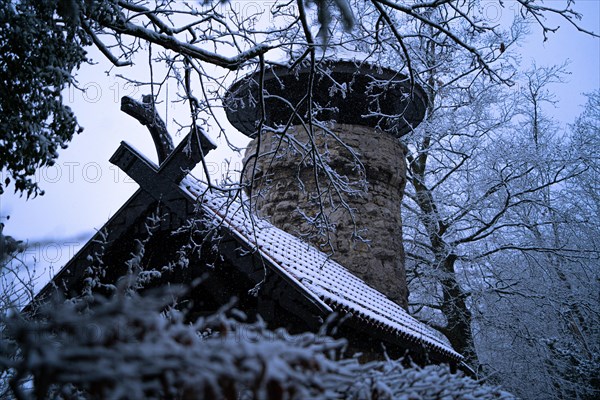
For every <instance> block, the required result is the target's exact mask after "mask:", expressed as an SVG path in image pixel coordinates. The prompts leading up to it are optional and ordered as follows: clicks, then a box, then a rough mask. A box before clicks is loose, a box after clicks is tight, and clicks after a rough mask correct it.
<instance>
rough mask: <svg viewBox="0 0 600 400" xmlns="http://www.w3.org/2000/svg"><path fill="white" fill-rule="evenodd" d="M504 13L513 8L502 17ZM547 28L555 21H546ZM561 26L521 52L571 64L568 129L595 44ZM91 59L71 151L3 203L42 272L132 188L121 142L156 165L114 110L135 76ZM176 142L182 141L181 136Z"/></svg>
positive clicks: (588, 86) (587, 83) (583, 1)
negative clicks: (118, 158) (34, 184)
mask: <svg viewBox="0 0 600 400" xmlns="http://www.w3.org/2000/svg"><path fill="white" fill-rule="evenodd" d="M494 5H497V2H495V1H494V2H490V7H489V8H488V10H487V11H488V16H490V17H491V18H493V17H494V15H495V13H496V12H498V11H502V10H500V9H498V8H497V7H495V6H494ZM576 9H578V10H580V12H581V13H582V14H583V16H584V19H583V21H582V23H583V25H584V26H586V27H587V28H589V29H591V30H593V31H594V32H600V1H597V0H579V1H577V3H576ZM507 10H510V7H507V8H506V9H505V10H504V11H503V12H508V11H507ZM499 17H502V16H499ZM549 23H550V24H552V23H556V22H555V21H554V20H549ZM560 25H561V28H560V30H559V32H558V33H557V34H554V35H551V36H550V39H549V40H548V41H547V42H545V43H543V41H542V36H541V32H540V31H539V30H534V32H533V33H532V35H531V36H530V37H529V39H528V40H527V41H526V43H524V45H523V47H522V49H521V54H522V56H523V63H522V66H523V67H527V66H530V65H531V64H532V62H533V61H535V63H536V64H537V65H538V66H550V65H554V64H560V63H562V62H564V61H565V60H570V61H571V64H570V65H569V68H568V70H569V71H570V72H571V73H572V75H570V76H569V77H568V81H569V82H568V83H567V84H564V85H555V86H554V87H553V89H554V91H555V93H556V96H557V98H558V100H559V102H558V104H557V107H556V109H554V110H553V114H554V117H555V118H556V119H557V120H559V121H561V122H563V123H570V122H572V121H573V120H574V119H575V118H576V117H577V115H579V113H580V112H581V105H583V104H584V103H585V98H584V97H583V96H582V93H584V92H590V91H592V90H595V89H598V88H600V39H598V38H593V37H589V36H585V35H582V34H577V32H576V31H575V29H573V28H572V27H571V26H567V24H565V23H564V22H560ZM92 54H93V57H94V58H95V59H96V60H97V61H98V62H99V65H95V66H85V67H83V68H82V69H81V71H80V73H79V74H78V81H79V84H80V86H81V87H85V88H88V91H87V92H86V93H85V94H84V93H81V92H79V91H76V90H73V91H70V92H69V93H68V94H67V101H68V103H69V104H70V105H71V106H72V108H73V109H74V111H75V112H76V115H77V117H78V119H79V122H80V124H81V125H82V126H84V127H85V131H84V132H83V133H82V134H80V135H79V136H77V137H75V138H74V140H73V141H72V143H71V145H70V146H69V148H68V149H66V150H64V151H62V152H61V154H60V157H59V159H58V162H57V164H56V166H55V167H52V168H48V169H44V170H42V171H39V173H38V181H39V182H40V184H41V186H42V188H43V189H44V190H45V191H46V194H45V195H44V196H41V197H38V198H36V199H33V200H29V201H26V199H25V198H24V197H22V198H20V197H18V196H16V195H13V194H12V193H10V191H11V190H12V187H11V188H9V190H8V191H7V193H6V194H4V195H2V197H1V198H0V215H1V216H6V215H10V220H9V221H8V222H7V224H6V225H7V226H6V230H5V234H8V235H12V236H13V237H15V238H17V239H22V240H28V241H29V242H30V243H38V244H37V245H34V246H32V247H30V248H29V249H28V250H27V252H26V254H25V256H24V258H25V260H26V261H27V262H28V263H31V262H32V261H33V259H34V258H35V259H36V260H37V261H38V266H39V268H42V269H43V268H47V267H48V266H49V265H51V264H52V265H54V268H55V269H58V268H60V267H61V266H62V265H63V264H64V263H65V262H66V261H67V260H68V259H69V258H70V257H71V256H72V255H73V252H74V251H75V250H76V249H77V248H78V247H79V246H81V245H83V244H84V243H85V241H86V240H87V238H88V237H89V236H90V235H91V234H92V233H93V232H94V230H95V229H99V228H100V227H102V225H103V224H104V223H105V222H106V221H107V220H108V218H110V217H111V216H112V215H113V214H114V213H115V212H116V211H117V210H118V209H119V208H120V207H121V205H122V204H123V203H124V202H125V201H126V200H127V198H129V196H130V195H131V194H132V193H133V192H134V191H135V190H136V189H137V185H136V184H135V183H134V182H132V181H130V180H129V179H127V178H126V176H125V174H124V173H123V172H121V171H119V170H118V169H117V168H116V167H114V166H113V165H111V164H110V163H109V162H108V159H109V158H110V156H111V155H112V154H113V152H114V151H115V150H116V149H117V147H118V146H119V143H120V141H121V140H125V141H128V142H130V143H131V144H133V145H134V147H136V148H137V149H139V150H140V151H141V152H143V153H144V154H145V155H146V156H148V157H150V158H151V159H153V160H156V155H155V150H154V146H153V144H152V140H151V139H150V136H149V134H148V132H147V130H146V128H145V127H143V126H141V125H140V124H139V123H138V122H137V121H135V120H134V119H133V118H131V117H128V116H126V115H125V114H123V113H122V112H121V111H120V110H119V106H120V98H121V96H123V95H131V96H132V97H134V98H139V97H141V95H142V94H146V93H145V92H144V93H142V92H141V91H139V90H137V89H136V88H135V87H133V86H131V85H127V84H125V83H124V82H123V81H122V80H120V79H118V78H115V74H116V73H122V74H124V75H129V74H131V73H136V70H134V71H131V70H126V71H121V70H115V69H113V70H112V71H111V73H110V76H107V75H106V74H104V73H103V71H104V70H106V69H107V68H109V64H108V63H107V62H106V61H105V60H104V59H103V57H102V56H101V55H99V54H97V53H94V52H92ZM138 64H139V65H138V66H136V67H131V68H134V69H136V68H137V69H139V71H140V72H139V73H140V76H144V75H145V74H146V71H145V69H146V63H145V62H144V61H140V62H139V63H138ZM169 90H170V91H171V93H169V98H170V99H171V100H173V99H174V98H175V95H174V93H175V90H176V88H175V87H171V88H169ZM164 107H165V105H164V104H163V105H161V106H160V108H159V111H160V112H161V113H162V114H163V116H164V113H165V110H166V109H165V108H164ZM178 110H179V106H177V105H169V107H168V112H169V116H168V119H169V120H171V119H172V118H173V117H174V116H176V115H177V113H178V112H180V113H183V112H184V111H182V110H179V111H178ZM181 117H182V118H184V115H183V114H181ZM221 122H222V123H225V124H226V119H225V118H224V117H223V118H221ZM227 126H228V127H229V132H230V133H233V135H232V137H234V138H235V140H236V143H237V144H238V145H240V146H243V145H244V144H245V143H246V142H247V139H246V138H245V137H244V136H243V135H241V134H239V133H237V134H236V133H235V132H234V129H233V128H231V127H230V126H229V125H227ZM169 128H170V129H171V131H173V130H174V129H175V127H174V126H173V124H169ZM209 135H210V136H211V137H213V138H215V136H216V133H215V132H209ZM175 140H176V141H179V140H181V136H178V137H176V138H175ZM232 157H233V160H234V161H233V162H234V163H235V162H239V159H238V158H236V157H235V155H234V154H233V153H232V152H231V151H229V150H228V149H227V145H226V144H225V143H219V149H218V150H216V151H213V152H212V153H211V154H210V155H209V157H208V161H209V162H210V164H209V168H210V169H211V172H213V176H216V177H217V178H218V177H220V175H221V173H223V172H224V168H225V163H224V162H223V160H225V159H227V158H232ZM5 222H6V221H5Z"/></svg>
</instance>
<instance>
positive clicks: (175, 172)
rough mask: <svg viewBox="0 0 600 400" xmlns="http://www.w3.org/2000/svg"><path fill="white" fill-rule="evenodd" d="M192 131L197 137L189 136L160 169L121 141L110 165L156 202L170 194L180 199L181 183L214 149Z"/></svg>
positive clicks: (168, 197)
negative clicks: (117, 168)
mask: <svg viewBox="0 0 600 400" xmlns="http://www.w3.org/2000/svg"><path fill="white" fill-rule="evenodd" d="M196 131H197V134H195V133H194V132H191V133H189V134H188V135H187V136H186V137H185V138H184V139H183V140H182V141H181V143H179V145H178V146H177V147H176V148H175V150H173V152H172V153H171V154H170V155H169V156H168V157H167V159H166V160H165V161H164V162H163V163H162V164H161V165H160V167H159V166H157V165H156V164H154V163H153V162H152V161H150V160H148V159H147V158H146V157H144V156H143V155H142V154H139V153H138V152H137V151H136V150H135V149H134V148H133V147H132V146H131V145H129V144H127V143H125V142H121V145H120V146H119V148H118V149H117V151H116V152H115V154H113V156H112V157H111V158H110V162H111V163H113V164H114V165H116V166H117V167H119V168H120V169H121V170H123V172H125V173H126V174H127V175H129V177H131V178H132V179H133V180H134V181H136V182H137V183H138V184H139V185H140V188H141V189H142V190H144V191H145V192H147V193H148V194H150V195H151V196H152V197H154V198H155V199H156V200H159V201H168V199H170V198H172V197H173V195H175V196H177V197H180V196H181V195H180V194H179V183H180V182H181V180H182V179H183V178H184V177H185V175H186V174H187V173H188V172H189V171H190V170H192V169H193V168H194V167H195V166H196V164H198V163H199V162H200V161H201V160H202V158H203V157H204V155H206V154H207V153H208V152H209V151H210V150H212V149H215V148H216V145H215V144H214V143H213V142H211V141H210V139H208V138H207V137H206V136H205V135H204V132H203V131H202V130H201V129H199V128H198V129H196Z"/></svg>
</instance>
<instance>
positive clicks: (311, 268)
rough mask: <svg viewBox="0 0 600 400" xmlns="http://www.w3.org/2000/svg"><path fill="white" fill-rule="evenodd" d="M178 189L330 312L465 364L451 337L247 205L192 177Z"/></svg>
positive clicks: (277, 271)
mask: <svg viewBox="0 0 600 400" xmlns="http://www.w3.org/2000/svg"><path fill="white" fill-rule="evenodd" d="M180 188H181V189H182V190H183V191H184V192H185V193H186V194H187V195H188V196H189V197H190V198H191V199H192V200H194V201H198V202H199V203H200V205H201V207H202V208H203V212H204V213H205V214H206V215H208V216H209V217H211V219H213V221H214V222H215V223H216V224H218V225H219V226H221V227H223V228H225V229H227V230H228V231H229V233H230V234H232V235H234V236H235V237H236V238H237V239H238V240H239V241H240V242H242V243H244V244H246V245H247V246H249V247H250V248H251V249H253V250H254V251H256V252H257V253H258V254H259V255H260V256H261V257H262V258H263V259H264V260H265V261H266V262H267V263H268V264H269V265H270V266H271V268H273V269H274V271H275V272H276V273H279V274H280V275H283V276H284V277H286V278H287V280H288V281H290V282H292V283H293V284H294V285H296V287H297V289H298V290H300V291H301V292H303V293H304V294H305V295H307V296H310V298H311V300H312V301H314V302H315V303H317V304H318V305H320V308H321V309H323V310H326V311H328V312H333V311H340V312H342V313H344V314H351V316H352V318H356V319H358V320H359V321H360V322H361V323H362V324H363V325H367V326H372V327H375V328H379V329H382V330H383V331H385V332H387V333H390V334H392V335H395V336H397V337H399V338H401V339H402V340H403V341H408V342H413V344H418V345H420V346H423V347H425V348H428V349H430V350H433V351H434V352H436V353H441V354H443V355H445V356H446V357H449V358H451V359H454V360H456V361H461V360H462V359H463V356H462V355H460V354H459V353H457V352H456V351H454V350H453V349H452V346H451V345H450V343H449V342H448V339H447V338H446V337H444V336H443V335H442V334H441V333H439V332H437V331H435V330H433V329H431V328H430V327H428V326H427V325H425V324H423V323H422V322H420V321H418V320H416V319H415V318H413V317H411V316H410V315H409V314H408V313H407V312H406V311H405V310H404V309H403V308H402V307H400V306H399V305H397V304H396V303H394V302H393V301H391V300H390V299H388V298H387V297H386V296H384V295H383V294H382V293H380V292H378V291H377V290H375V289H373V288H371V287H370V286H368V285H367V284H366V283H365V282H364V281H363V280H361V279H359V278H357V277H356V276H354V275H353V274H352V273H351V272H350V271H348V270H347V269H346V268H345V267H343V266H342V265H340V264H338V263H337V262H335V261H334V260H332V259H331V258H330V257H328V256H327V254H325V253H323V252H321V251H320V250H318V249H317V248H316V247H314V246H313V245H311V244H309V243H307V242H305V241H303V240H301V239H299V238H297V237H295V236H293V235H291V234H289V233H286V232H284V231H282V230H281V229H278V228H276V227H275V226H273V225H272V224H271V223H269V222H268V221H265V220H264V219H259V218H258V217H256V216H254V215H252V214H251V213H250V212H249V210H248V206H247V204H245V202H244V201H240V200H239V198H238V199H236V200H233V201H232V200H230V199H229V198H228V196H227V195H225V194H224V193H223V192H222V191H217V190H214V189H213V190H209V189H208V186H207V185H206V184H205V183H203V182H201V181H199V180H198V179H196V178H194V177H193V176H191V175H188V176H187V177H186V178H184V179H183V181H182V182H181V183H180Z"/></svg>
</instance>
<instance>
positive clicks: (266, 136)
mask: <svg viewBox="0 0 600 400" xmlns="http://www.w3.org/2000/svg"><path fill="white" fill-rule="evenodd" d="M329 130H330V132H325V131H322V130H318V131H315V132H314V134H313V135H312V136H313V137H312V138H309V135H308V134H307V132H306V130H305V128H304V127H302V126H294V127H291V128H290V129H289V130H288V132H286V134H285V135H281V134H274V133H272V132H263V134H262V136H261V138H260V149H259V152H258V154H259V157H258V160H257V162H256V167H255V168H254V162H253V156H254V155H255V154H257V153H256V150H257V146H258V145H259V140H258V139H254V140H253V141H252V142H251V143H250V145H249V147H248V148H247V150H246V156H245V162H247V168H246V173H245V179H246V181H247V182H250V180H251V179H252V177H254V178H253V181H252V192H251V194H252V196H251V197H252V202H253V203H252V206H253V207H255V210H256V212H257V213H258V214H259V215H260V216H261V217H265V218H267V219H269V220H270V221H271V222H272V223H273V225H275V226H277V227H278V228H280V229H282V230H284V231H286V232H289V233H291V234H293V235H295V236H298V237H300V238H303V239H304V240H307V241H309V242H311V243H313V244H314V245H316V246H317V247H319V248H320V249H321V250H323V251H324V252H330V253H331V254H332V258H333V259H334V260H336V261H337V262H339V263H340V264H341V265H343V266H345V267H346V268H348V269H349V270H350V271H351V272H353V273H354V274H355V275H356V276H358V277H360V278H361V279H363V280H364V281H365V282H367V283H368V284H369V285H370V286H372V287H373V288H375V289H377V290H379V291H380V292H382V293H383V294H385V295H386V296H388V297H389V298H390V299H391V300H393V301H394V302H396V303H397V304H399V305H401V306H402V307H404V308H406V307H407V297H408V291H407V285H406V274H405V270H404V248H403V245H402V220H401V213H400V206H401V202H402V195H403V192H404V185H405V182H406V179H405V176H406V165H405V158H404V154H403V151H402V147H401V146H400V143H399V139H398V138H396V137H394V136H393V135H391V134H388V133H385V132H382V131H380V130H377V129H374V128H370V127H366V126H358V125H344V124H334V125H333V126H331V127H330V128H329ZM311 149H316V150H317V152H318V154H319V157H321V159H322V160H324V161H326V162H327V164H328V165H329V166H330V167H331V168H332V171H330V172H333V173H334V175H337V176H338V177H339V183H340V186H345V187H346V189H348V190H346V191H344V192H343V195H342V198H339V197H338V194H337V192H336V190H335V189H334V188H333V187H332V185H331V183H330V179H329V178H328V176H327V174H326V172H324V171H323V170H319V168H317V171H318V173H317V174H315V168H314V167H313V162H312V161H311V160H313V157H312V156H313V155H314V154H313V153H311ZM349 149H352V150H349ZM352 152H354V155H353V154H352ZM357 158H358V160H359V162H357ZM317 180H318V181H319V185H318V186H319V190H317V183H316V182H317ZM319 194H320V195H321V201H319V199H318V195H319ZM344 202H345V204H344ZM349 209H351V210H352V211H350V210H349ZM322 211H324V213H325V215H326V216H327V221H329V223H330V225H329V226H323V224H322V222H323V219H318V218H316V219H315V217H317V216H319V215H321V212H322ZM310 219H314V221H316V223H309V222H308V220H310Z"/></svg>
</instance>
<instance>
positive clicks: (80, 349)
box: [0, 288, 513, 399]
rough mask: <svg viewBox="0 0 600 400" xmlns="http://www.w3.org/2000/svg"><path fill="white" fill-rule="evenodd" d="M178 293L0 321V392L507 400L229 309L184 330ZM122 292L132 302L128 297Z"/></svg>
mask: <svg viewBox="0 0 600 400" xmlns="http://www.w3.org/2000/svg"><path fill="white" fill-rule="evenodd" d="M178 291H180V289H178V288H170V289H169V290H167V289H164V288H163V289H160V290H155V291H153V292H149V293H146V294H145V295H143V296H142V295H139V294H136V293H133V294H131V293H129V291H128V290H125V288H119V289H118V290H117V294H116V295H115V296H113V297H112V298H110V299H106V298H102V297H99V296H95V297H94V299H93V301H91V302H90V301H82V300H68V301H62V300H56V299H55V300H54V301H52V302H49V303H47V304H46V305H43V306H42V307H41V308H40V310H39V311H38V316H37V318H36V319H33V320H31V319H28V318H26V316H24V315H18V314H15V315H13V316H12V317H10V318H6V319H5V320H4V321H3V326H4V330H3V335H4V336H5V338H4V339H3V340H2V341H1V342H0V343H1V344H0V366H1V368H2V375H1V376H2V379H3V381H4V382H2V384H1V385H0V389H2V390H3V393H2V394H1V395H0V396H2V397H3V398H4V397H8V398H19V399H42V398H58V399H73V398H82V399H97V398H102V399H125V398H128V399H131V398H135V399H142V398H150V399H153V398H156V399H158V398H175V399H179V398H182V399H307V398H311V399H339V398H348V399H397V398H399V399H458V398H460V399H466V398H469V399H492V398H493V399H509V398H513V397H512V396H511V395H510V394H508V393H506V392H503V391H501V390H499V389H498V388H494V387H489V386H485V385H481V384H480V383H478V382H476V381H474V380H472V379H470V378H467V377H464V376H461V375H457V374H451V373H450V372H449V369H448V368H447V367H446V366H428V367H425V368H418V367H412V368H406V367H403V366H402V364H401V363H400V362H398V361H391V360H388V361H382V362H371V363H367V364H361V363H359V362H358V361H357V359H355V358H349V359H348V358H340V354H341V353H342V352H343V351H344V349H345V341H344V340H342V339H333V338H331V337H326V336H321V335H315V334H312V333H304V334H300V335H291V334H289V333H287V332H286V331H285V330H283V329H278V330H275V331H272V330H268V329H267V328H266V326H265V324H264V323H263V322H262V321H258V322H253V323H249V322H244V318H243V316H241V314H240V313H239V312H235V310H231V308H230V307H226V308H225V309H223V310H222V311H220V312H217V313H215V314H213V315H211V316H209V317H206V318H201V319H198V320H197V321H195V322H193V323H188V322H186V321H185V319H184V314H183V313H182V312H180V311H177V310H175V309H174V308H171V307H169V306H168V304H169V303H170V302H171V301H172V299H173V297H176V296H177V295H178V294H181V293H178ZM126 293H129V294H126Z"/></svg>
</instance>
